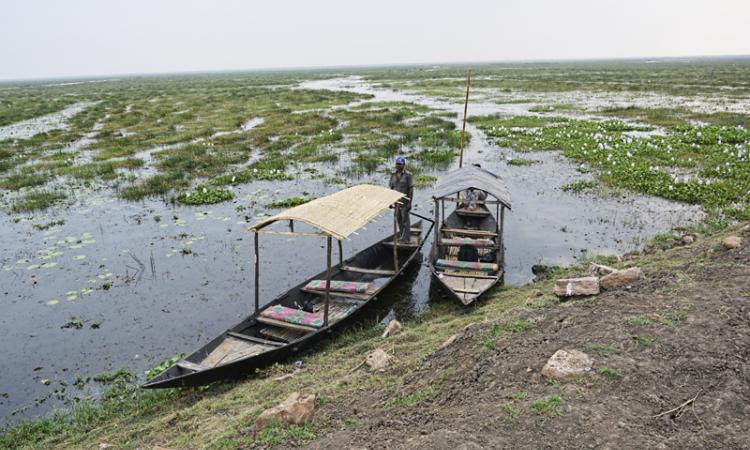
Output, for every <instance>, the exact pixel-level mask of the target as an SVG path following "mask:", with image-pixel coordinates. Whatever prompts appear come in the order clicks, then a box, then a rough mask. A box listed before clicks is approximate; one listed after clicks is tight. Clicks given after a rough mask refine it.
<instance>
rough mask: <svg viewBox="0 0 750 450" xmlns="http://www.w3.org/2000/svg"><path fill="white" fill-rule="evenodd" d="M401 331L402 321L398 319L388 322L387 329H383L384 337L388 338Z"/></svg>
mask: <svg viewBox="0 0 750 450" xmlns="http://www.w3.org/2000/svg"><path fill="white" fill-rule="evenodd" d="M400 332H401V322H399V321H398V320H395V319H394V320H391V321H390V322H388V326H387V327H385V331H383V337H384V338H387V337H388V336H393V335H394V334H397V333H400Z"/></svg>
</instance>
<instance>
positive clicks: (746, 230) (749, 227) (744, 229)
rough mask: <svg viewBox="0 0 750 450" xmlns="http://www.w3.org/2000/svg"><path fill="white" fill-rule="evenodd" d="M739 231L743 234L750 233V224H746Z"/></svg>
mask: <svg viewBox="0 0 750 450" xmlns="http://www.w3.org/2000/svg"><path fill="white" fill-rule="evenodd" d="M740 231H741V232H743V233H750V224H747V225H745V226H744V227H742V228H740Z"/></svg>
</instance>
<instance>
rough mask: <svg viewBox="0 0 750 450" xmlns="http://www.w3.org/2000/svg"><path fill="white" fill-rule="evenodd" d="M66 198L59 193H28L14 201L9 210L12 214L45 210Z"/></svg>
mask: <svg viewBox="0 0 750 450" xmlns="http://www.w3.org/2000/svg"><path fill="white" fill-rule="evenodd" d="M66 198H67V196H66V195H65V194H64V193H62V192H61V191H39V190H37V191H29V192H27V193H25V194H23V195H22V196H21V197H19V198H18V199H16V200H14V201H13V203H12V205H11V209H12V211H13V212H27V211H36V210H39V209H47V208H49V207H50V206H52V205H54V204H57V203H60V202H62V201H63V200H65V199H66Z"/></svg>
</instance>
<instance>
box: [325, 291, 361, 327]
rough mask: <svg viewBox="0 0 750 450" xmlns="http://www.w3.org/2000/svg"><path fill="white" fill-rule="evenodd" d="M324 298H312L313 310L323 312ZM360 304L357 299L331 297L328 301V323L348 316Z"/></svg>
mask: <svg viewBox="0 0 750 450" xmlns="http://www.w3.org/2000/svg"><path fill="white" fill-rule="evenodd" d="M325 304H326V299H325V298H324V297H318V298H316V299H315V300H313V305H314V308H315V311H318V312H320V313H321V314H322V313H323V310H324V308H325ZM361 304H362V302H361V301H359V300H351V299H346V298H339V297H333V298H331V299H330V301H329V303H328V323H329V324H330V323H336V322H338V321H339V320H342V319H344V318H346V317H347V316H349V315H350V314H351V313H352V312H354V310H356V309H357V308H358V307H359V306H360V305H361Z"/></svg>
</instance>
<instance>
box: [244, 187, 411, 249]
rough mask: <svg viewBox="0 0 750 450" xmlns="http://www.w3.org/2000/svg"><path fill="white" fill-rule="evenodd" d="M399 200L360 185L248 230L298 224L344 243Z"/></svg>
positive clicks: (388, 192)
mask: <svg viewBox="0 0 750 450" xmlns="http://www.w3.org/2000/svg"><path fill="white" fill-rule="evenodd" d="M402 197H404V194H402V193H400V192H396V191H393V190H391V189H388V188H385V187H382V186H375V185H371V184H360V185H357V186H353V187H350V188H347V189H344V190H342V191H339V192H336V193H335V194H331V195H328V196H325V197H321V198H318V199H315V200H312V201H310V202H307V203H305V204H302V205H299V206H295V207H293V208H289V209H287V210H285V211H282V212H281V213H279V214H276V215H275V216H273V217H269V218H267V219H264V220H262V221H260V222H258V223H256V224H255V225H253V226H252V227H250V228H249V230H250V231H254V232H256V233H257V232H259V231H260V230H261V229H262V228H265V227H267V226H268V225H271V224H273V223H274V222H278V221H282V220H298V221H300V222H304V223H306V224H308V225H310V226H313V227H315V228H317V229H319V230H320V231H322V232H323V233H324V234H325V235H328V236H331V237H334V238H336V239H338V240H343V239H347V238H348V237H349V236H350V235H351V234H352V233H354V232H355V231H357V230H358V229H360V228H362V227H363V226H364V225H366V224H367V223H368V222H370V221H371V220H372V219H374V218H375V217H377V216H378V214H380V213H381V212H383V211H384V210H386V209H387V208H388V207H389V206H391V205H392V204H394V203H396V202H397V201H399V200H400V199H401V198H402Z"/></svg>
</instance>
